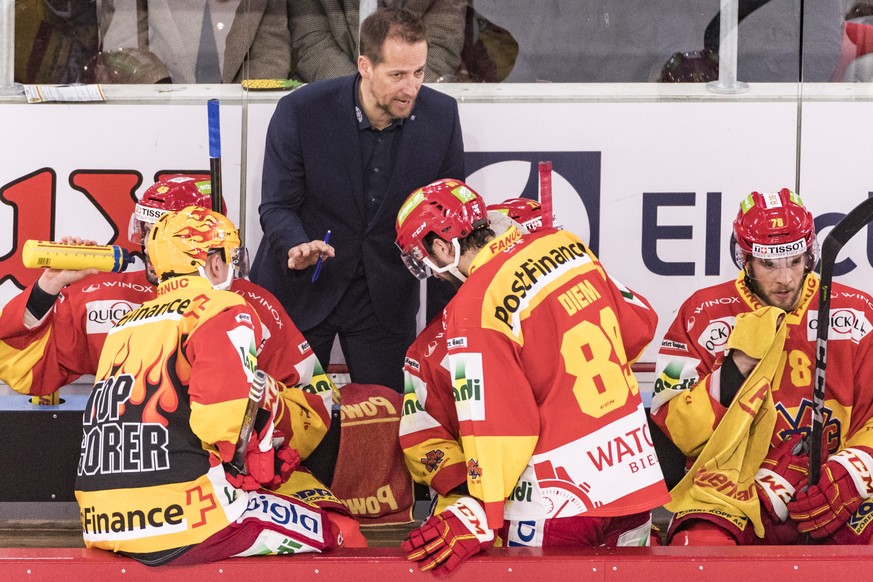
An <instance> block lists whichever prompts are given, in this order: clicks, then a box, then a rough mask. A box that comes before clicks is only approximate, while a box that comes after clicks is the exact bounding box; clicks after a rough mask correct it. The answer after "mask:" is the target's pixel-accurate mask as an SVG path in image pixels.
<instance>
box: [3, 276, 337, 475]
mask: <svg viewBox="0 0 873 582" xmlns="http://www.w3.org/2000/svg"><path fill="white" fill-rule="evenodd" d="M231 290H232V291H233V292H235V293H237V294H238V295H240V296H241V297H243V298H244V299H245V300H246V301H247V302H248V303H249V305H251V306H252V307H253V308H254V310H255V311H256V312H257V314H258V316H259V317H260V320H261V322H262V333H263V340H262V342H261V343H262V345H261V346H259V347H260V351H259V353H258V362H259V365H260V367H261V369H262V370H264V371H265V372H267V373H268V374H269V375H270V376H272V377H273V378H275V379H276V380H278V381H279V382H281V383H282V385H283V386H282V388H284V387H285V386H287V387H289V388H300V389H301V390H302V392H301V390H291V389H288V390H284V389H283V391H282V396H283V397H282V398H281V399H279V405H280V407H281V409H280V411H279V414H277V416H276V418H277V425H278V426H279V427H280V428H281V429H282V431H283V432H284V433H285V434H293V435H294V436H293V437H292V438H293V440H292V442H291V443H289V444H291V446H293V447H295V448H297V449H298V450H299V451H300V454H301V456H302V457H303V458H306V457H307V456H308V455H309V453H311V452H312V451H313V450H314V449H315V447H316V446H317V445H318V443H319V442H321V439H322V438H323V437H324V434H325V433H326V432H327V429H328V427H329V426H330V419H331V416H330V411H331V405H332V400H333V398H334V397H333V395H334V394H335V393H336V387H335V386H334V384H333V382H331V380H330V378H329V377H328V375H327V373H326V372H325V370H324V368H323V367H322V366H321V364H320V363H319V362H318V359H317V358H316V357H315V353H314V352H313V351H312V349H311V348H310V347H309V344H308V342H307V341H306V340H305V339H304V337H303V334H302V333H300V330H299V329H297V327H296V326H295V325H294V323H293V322H292V321H291V319H290V318H289V317H288V315H287V313H285V310H284V309H283V308H282V305H281V304H280V303H279V300H278V299H276V298H275V297H274V296H273V295H272V294H271V293H270V292H269V291H267V290H266V289H264V288H263V287H260V286H258V285H256V284H255V283H252V282H251V281H248V280H246V279H234V281H233V288H232V289H231ZM30 291H31V287H28V288H27V289H25V290H24V291H23V292H22V293H19V294H18V295H16V296H15V297H13V298H12V299H11V300H10V301H9V303H7V304H6V306H5V307H4V308H3V309H2V311H0V379H2V380H3V381H4V382H6V383H7V384H9V386H10V387H11V388H12V389H14V390H16V391H18V392H21V393H23V394H34V395H41V394H51V393H52V392H55V391H56V390H58V389H59V388H61V387H62V386H65V385H67V384H69V383H70V382H73V381H74V380H76V379H77V378H79V377H80V376H83V375H86V374H94V373H95V372H96V371H97V362H98V361H99V358H100V351H101V350H102V348H103V343H104V342H105V341H106V334H107V333H108V332H109V330H110V329H112V326H113V325H114V324H115V322H117V321H118V320H119V319H120V318H121V317H123V316H124V315H125V314H126V313H128V312H130V311H132V310H134V309H136V308H138V307H139V306H140V305H141V304H143V303H144V302H146V301H149V300H151V299H154V297H155V287H154V286H153V285H151V284H150V283H149V282H148V281H147V280H146V277H145V271H142V270H140V271H132V272H125V273H98V274H96V275H93V276H90V277H88V278H86V279H84V280H82V281H80V282H78V283H74V284H72V285H70V286H69V287H67V288H66V289H64V290H63V291H62V292H61V294H60V296H59V297H58V300H57V301H56V302H55V304H54V306H53V307H52V309H51V310H49V312H48V313H47V314H46V315H45V317H43V319H42V320H40V321H38V322H37V321H31V319H32V317H29V314H28V313H27V311H26V305H27V299H28V297H29V296H30Z"/></svg>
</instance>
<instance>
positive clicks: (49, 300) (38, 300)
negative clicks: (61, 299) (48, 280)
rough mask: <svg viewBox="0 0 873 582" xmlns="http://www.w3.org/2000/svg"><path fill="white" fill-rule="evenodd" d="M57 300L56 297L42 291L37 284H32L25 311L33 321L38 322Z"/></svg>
mask: <svg viewBox="0 0 873 582" xmlns="http://www.w3.org/2000/svg"><path fill="white" fill-rule="evenodd" d="M57 298H58V296H57V295H52V294H51V293H46V292H45V291H43V290H42V288H41V287H40V286H39V283H38V282H37V283H34V284H33V288H32V289H31V290H30V295H29V296H28V297H27V310H28V311H29V312H30V314H31V315H32V316H33V317H34V319H36V320H37V321H40V320H41V319H42V318H43V317H45V314H46V313H48V312H49V309H51V308H52V306H53V305H54V304H55V301H56V300H57Z"/></svg>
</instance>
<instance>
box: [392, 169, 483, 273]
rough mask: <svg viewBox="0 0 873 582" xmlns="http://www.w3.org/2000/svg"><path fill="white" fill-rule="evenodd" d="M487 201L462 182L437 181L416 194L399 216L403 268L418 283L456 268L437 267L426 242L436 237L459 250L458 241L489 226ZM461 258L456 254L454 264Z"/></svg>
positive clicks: (407, 201)
mask: <svg viewBox="0 0 873 582" xmlns="http://www.w3.org/2000/svg"><path fill="white" fill-rule="evenodd" d="M485 208H486V207H485V201H484V200H483V199H482V197H481V196H479V194H478V193H476V191H475V190H473V189H472V188H470V187H469V186H467V185H466V184H464V183H463V182H461V181H460V180H451V179H449V180H437V181H436V182H432V183H430V184H428V185H427V186H424V187H423V188H419V189H418V190H415V191H414V192H413V193H412V194H410V195H409V197H408V198H407V199H406V201H405V202H404V203H403V205H402V206H401V207H400V212H398V213H397V225H396V226H397V240H396V243H397V246H398V247H400V253H401V256H402V258H403V262H404V264H406V267H407V268H408V269H409V271H410V272H411V273H412V274H413V275H415V276H416V277H418V278H419V279H426V278H427V277H428V276H430V272H431V271H435V272H437V273H442V272H444V271H447V270H449V269H450V268H452V267H456V266H457V264H455V265H448V266H446V267H437V266H436V265H434V264H433V262H432V261H431V260H430V259H429V256H430V252H429V251H428V249H427V245H426V244H425V242H424V238H425V237H426V236H427V235H428V234H430V233H434V234H436V235H437V236H439V237H440V238H442V239H443V240H447V241H451V242H452V244H453V245H456V248H459V247H457V245H458V243H457V239H459V238H464V237H466V236H468V235H469V234H470V233H471V232H473V231H474V230H476V229H477V228H481V227H486V226H488V224H489V221H488V215H487V214H486V210H485ZM459 258H460V252H459V251H458V252H456V254H455V261H456V262H457V260H458V259H459Z"/></svg>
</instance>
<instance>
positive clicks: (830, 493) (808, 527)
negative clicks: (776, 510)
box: [788, 460, 864, 539]
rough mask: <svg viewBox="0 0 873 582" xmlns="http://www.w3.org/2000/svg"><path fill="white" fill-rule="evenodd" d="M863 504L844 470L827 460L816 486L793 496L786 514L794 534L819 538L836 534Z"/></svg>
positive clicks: (835, 462) (856, 489) (834, 462)
mask: <svg viewBox="0 0 873 582" xmlns="http://www.w3.org/2000/svg"><path fill="white" fill-rule="evenodd" d="M863 501H864V499H863V498H862V497H861V494H860V493H859V492H858V488H857V487H855V483H854V481H853V479H852V476H851V475H850V474H849V472H848V471H847V470H846V468H845V467H843V466H842V465H841V464H840V463H838V462H837V461H834V460H829V461H828V462H827V463H824V464H823V465H822V466H821V479H820V480H819V482H818V485H813V486H812V487H810V488H809V489H807V490H806V491H799V492H798V493H796V494H795V500H794V501H792V502H790V503H789V504H788V511H789V513H790V514H791V519H793V520H794V521H796V522H797V529H798V531H800V532H801V533H808V534H809V535H810V536H812V537H813V538H815V539H819V538H824V537H827V536H829V535H831V534H832V533H834V532H835V531H837V530H838V529H839V528H840V526H842V525H843V524H844V523H846V521H847V520H848V519H849V517H851V515H852V514H853V513H854V512H855V510H856V509H858V507H859V506H860V505H861V503H862V502H863Z"/></svg>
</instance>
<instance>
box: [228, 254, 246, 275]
mask: <svg viewBox="0 0 873 582" xmlns="http://www.w3.org/2000/svg"><path fill="white" fill-rule="evenodd" d="M228 264H229V265H230V266H231V268H232V269H233V270H234V273H235V274H236V276H237V277H239V278H240V279H246V278H248V276H249V250H248V249H247V248H245V247H236V248H235V249H233V250H232V251H231V252H230V261H229V263H228Z"/></svg>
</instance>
